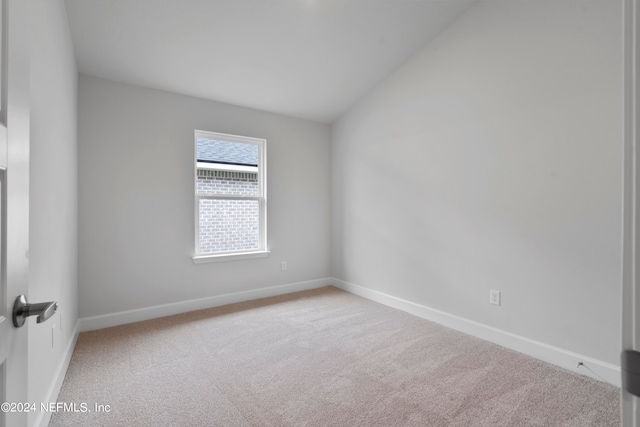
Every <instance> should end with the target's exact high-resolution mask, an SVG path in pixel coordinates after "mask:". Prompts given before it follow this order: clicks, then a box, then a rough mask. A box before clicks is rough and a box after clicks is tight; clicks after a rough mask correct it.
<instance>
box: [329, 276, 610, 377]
mask: <svg viewBox="0 0 640 427" xmlns="http://www.w3.org/2000/svg"><path fill="white" fill-rule="evenodd" d="M331 283H332V285H333V286H335V287H336V288H339V289H342V290H344V291H346V292H349V293H352V294H354V295H358V296H361V297H364V298H367V299H369V300H372V301H375V302H378V303H381V304H384V305H387V306H389V307H393V308H396V309H398V310H402V311H405V312H407V313H411V314H413V315H415V316H418V317H421V318H423V319H426V320H429V321H432V322H435V323H438V324H440V325H443V326H446V327H448V328H451V329H455V330H457V331H460V332H463V333H465V334H469V335H472V336H474V337H477V338H480V339H483V340H485V341H489V342H492V343H494V344H498V345H500V346H502V347H506V348H508V349H511V350H515V351H517V352H520V353H524V354H526V355H528V356H531V357H534V358H536V359H539V360H542V361H544V362H547V363H550V364H552V365H555V366H559V367H561V368H563V369H566V370H569V371H572V372H575V373H578V374H582V375H586V376H588V377H591V378H594V379H596V380H599V381H604V382H607V383H609V384H611V385H614V386H616V387H620V385H621V377H620V366H617V365H614V364H611V363H608V362H603V361H601V360H597V359H593V358H591V357H587V356H584V355H581V354H578V353H574V352H572V351H568V350H565V349H562V348H558V347H554V346H552V345H548V344H545V343H542V342H539V341H534V340H531V339H529V338H525V337H522V336H519V335H516V334H512V333H510V332H506V331H503V330H500V329H497V328H494V327H491V326H487V325H484V324H482V323H478V322H474V321H472V320H469V319H465V318H463V317H459V316H455V315H452V314H449V313H445V312H443V311H440V310H436V309H433V308H430V307H427V306H424V305H421V304H417V303H414V302H411V301H407V300H404V299H401V298H397V297H394V296H391V295H388V294H385V293H382V292H379V291H375V290H372V289H368V288H365V287H363V286H360V285H355V284H353V283H348V282H345V281H343V280H339V279H332V282H331ZM578 362H582V363H583V365H581V366H580V367H578Z"/></svg>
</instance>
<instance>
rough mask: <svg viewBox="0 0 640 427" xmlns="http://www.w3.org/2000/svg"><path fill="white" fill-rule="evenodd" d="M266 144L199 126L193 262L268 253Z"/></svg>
mask: <svg viewBox="0 0 640 427" xmlns="http://www.w3.org/2000/svg"><path fill="white" fill-rule="evenodd" d="M266 143H267V141H266V140H264V139H258V138H250V137H245V136H237V135H226V134H222V133H215V132H205V131H195V153H196V156H195V170H196V174H195V212H196V233H195V234H196V239H195V240H196V250H195V253H196V255H195V256H194V257H193V260H194V261H195V262H203V261H217V260H221V259H229V258H239V257H254V256H265V255H267V253H268V251H267V248H266V242H267V192H266V188H267V185H266V176H267V174H266V161H265V159H266Z"/></svg>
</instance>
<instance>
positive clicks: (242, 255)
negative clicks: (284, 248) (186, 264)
mask: <svg viewBox="0 0 640 427" xmlns="http://www.w3.org/2000/svg"><path fill="white" fill-rule="evenodd" d="M269 253H270V252H269V251H256V252H238V253H233V254H221V255H195V256H192V257H191V259H192V260H193V262H194V264H204V263H207V262H221V261H238V260H241V259H249V258H264V257H267V256H269Z"/></svg>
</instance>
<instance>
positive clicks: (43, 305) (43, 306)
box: [13, 295, 58, 328]
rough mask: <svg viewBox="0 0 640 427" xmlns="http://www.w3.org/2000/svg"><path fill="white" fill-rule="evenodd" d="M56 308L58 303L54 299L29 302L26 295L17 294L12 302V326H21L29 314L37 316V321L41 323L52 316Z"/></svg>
mask: <svg viewBox="0 0 640 427" xmlns="http://www.w3.org/2000/svg"><path fill="white" fill-rule="evenodd" d="M56 310H58V303H57V302H55V301H49V302H40V303H37V304H30V303H28V302H27V297H25V296H24V295H19V296H18V297H17V298H16V301H15V302H14V303H13V326H15V327H16V328H19V327H21V326H22V325H24V321H25V320H26V319H27V317H29V316H38V318H37V323H42V322H44V321H45V320H47V319H48V318H50V317H51V316H53V314H54V313H55V312H56Z"/></svg>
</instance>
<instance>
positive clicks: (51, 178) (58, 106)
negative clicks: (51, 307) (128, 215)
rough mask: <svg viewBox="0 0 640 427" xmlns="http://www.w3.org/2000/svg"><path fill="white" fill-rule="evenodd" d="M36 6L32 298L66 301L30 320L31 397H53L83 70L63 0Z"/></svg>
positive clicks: (67, 281) (67, 286) (66, 326)
mask: <svg viewBox="0 0 640 427" xmlns="http://www.w3.org/2000/svg"><path fill="white" fill-rule="evenodd" d="M31 7H32V9H31V16H32V31H31V75H30V78H31V166H30V177H29V179H30V215H29V226H30V236H29V246H30V249H29V294H28V295H27V296H28V298H29V300H30V301H31V302H43V301H52V300H55V301H58V303H59V305H60V308H59V310H58V313H56V314H55V315H54V316H53V317H52V318H50V319H49V320H48V321H47V322H45V323H42V324H36V322H35V320H34V319H30V320H29V401H31V402H48V401H51V400H52V399H53V400H55V397H56V396H57V390H55V387H56V384H55V382H56V381H57V380H58V379H59V378H58V374H59V373H60V370H61V369H66V366H65V359H66V357H67V356H68V354H69V353H68V352H69V350H70V345H72V343H73V342H74V338H75V333H74V332H75V328H76V324H77V320H78V312H77V305H78V300H77V293H78V280H77V229H78V228H77V220H78V215H77V212H78V209H77V136H76V131H77V82H78V72H77V69H76V63H75V58H74V53H73V46H72V44H71V35H70V33H69V28H68V25H67V17H66V12H65V8H64V5H63V3H62V1H61V0H32V2H31ZM61 313H64V314H63V315H62V316H61ZM52 328H53V334H54V336H53V339H54V341H53V346H52ZM63 373H64V372H63ZM58 386H59V384H58ZM29 415H30V419H29V423H30V425H33V423H34V422H36V416H37V415H40V416H43V415H44V416H46V415H47V414H39V413H30V414H29ZM38 422H43V421H42V420H39V421H38ZM44 422H46V420H45V421H44Z"/></svg>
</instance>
